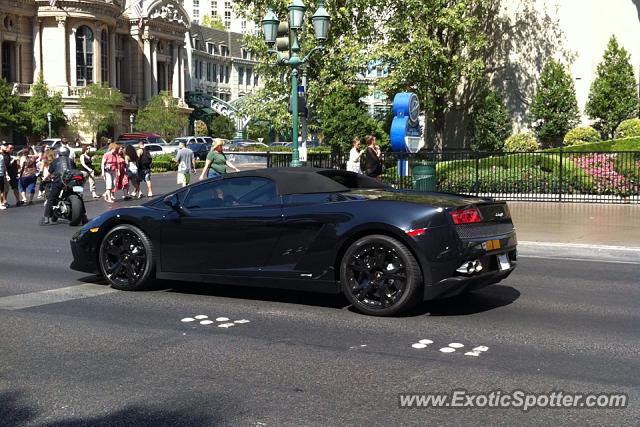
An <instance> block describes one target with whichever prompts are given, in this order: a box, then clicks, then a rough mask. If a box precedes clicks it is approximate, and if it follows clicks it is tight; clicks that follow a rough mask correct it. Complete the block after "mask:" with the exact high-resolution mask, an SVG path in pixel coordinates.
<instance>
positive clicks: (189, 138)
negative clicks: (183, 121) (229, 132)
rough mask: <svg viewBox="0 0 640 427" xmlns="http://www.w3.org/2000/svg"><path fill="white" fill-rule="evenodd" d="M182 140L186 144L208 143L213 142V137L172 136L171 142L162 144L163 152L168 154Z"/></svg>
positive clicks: (173, 150)
mask: <svg viewBox="0 0 640 427" xmlns="http://www.w3.org/2000/svg"><path fill="white" fill-rule="evenodd" d="M181 142H184V143H185V144H186V145H190V144H209V145H211V144H212V143H213V138H211V137H210V136H180V137H178V138H173V139H172V140H171V142H168V143H167V144H165V146H164V152H165V153H168V154H173V153H175V152H176V151H177V150H178V144H180V143H181Z"/></svg>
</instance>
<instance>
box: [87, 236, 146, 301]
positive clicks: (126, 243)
mask: <svg viewBox="0 0 640 427" xmlns="http://www.w3.org/2000/svg"><path fill="white" fill-rule="evenodd" d="M98 264H99V266H100V271H101V272H102V275H103V276H104V277H105V278H106V279H107V280H108V281H109V283H110V284H111V287H113V288H115V289H119V290H122V291H140V290H144V289H147V288H149V287H150V286H151V284H152V280H153V277H154V271H155V264H154V252H153V245H152V244H151V240H149V238H148V237H147V236H146V234H144V232H143V231H142V230H140V229H139V228H138V227H136V226H134V225H130V224H122V225H118V226H116V227H114V228H112V229H111V230H109V231H108V232H107V234H106V235H105V236H104V238H103V239H102V242H101V243H100V251H99V254H98Z"/></svg>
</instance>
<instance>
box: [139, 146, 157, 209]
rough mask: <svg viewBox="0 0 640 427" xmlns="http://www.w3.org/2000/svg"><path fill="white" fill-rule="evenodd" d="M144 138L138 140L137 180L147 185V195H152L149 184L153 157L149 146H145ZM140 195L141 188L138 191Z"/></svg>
mask: <svg viewBox="0 0 640 427" xmlns="http://www.w3.org/2000/svg"><path fill="white" fill-rule="evenodd" d="M146 143H147V140H146V139H141V140H139V141H138V150H137V151H136V154H138V181H139V182H144V183H145V184H146V185H147V197H153V188H152V185H151V163H152V162H153V158H152V157H151V152H150V151H149V148H147V147H145V144H146ZM140 196H142V190H140V191H139V192H138V197H140Z"/></svg>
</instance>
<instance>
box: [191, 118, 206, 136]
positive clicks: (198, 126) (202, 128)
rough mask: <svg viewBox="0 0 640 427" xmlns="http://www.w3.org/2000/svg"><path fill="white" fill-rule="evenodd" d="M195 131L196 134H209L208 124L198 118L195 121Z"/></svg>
mask: <svg viewBox="0 0 640 427" xmlns="http://www.w3.org/2000/svg"><path fill="white" fill-rule="evenodd" d="M193 127H194V128H195V129H194V132H195V134H196V136H207V135H208V132H207V130H208V126H207V124H206V123H205V122H203V121H202V120H196V121H195V122H194V126H193Z"/></svg>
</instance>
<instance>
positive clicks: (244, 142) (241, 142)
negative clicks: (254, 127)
mask: <svg viewBox="0 0 640 427" xmlns="http://www.w3.org/2000/svg"><path fill="white" fill-rule="evenodd" d="M252 145H258V146H261V147H265V148H267V147H269V146H268V145H267V144H265V143H264V142H258V141H255V140H253V139H233V140H231V141H229V145H228V150H230V151H233V150H237V149H240V148H246V147H249V146H252ZM223 149H224V146H223Z"/></svg>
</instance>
